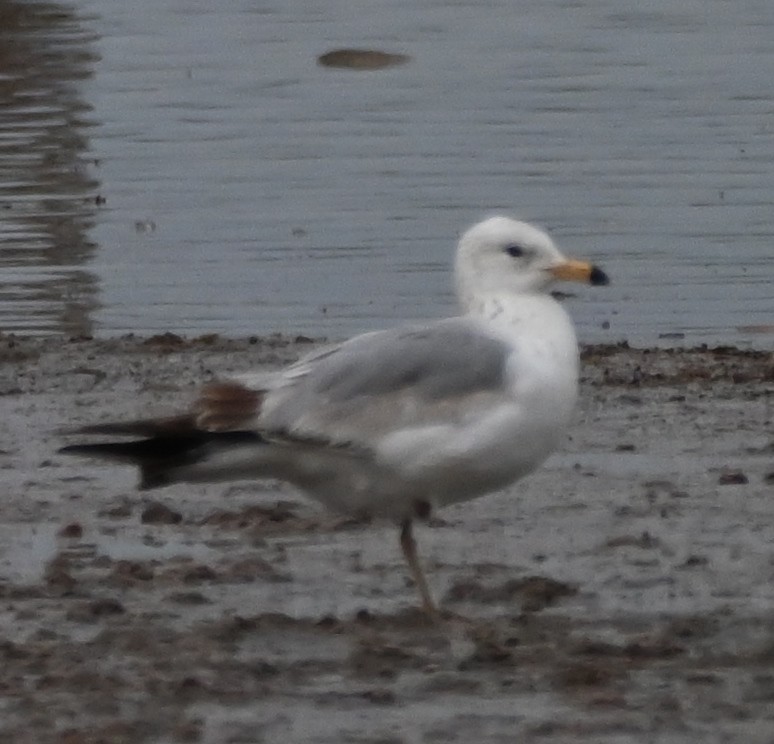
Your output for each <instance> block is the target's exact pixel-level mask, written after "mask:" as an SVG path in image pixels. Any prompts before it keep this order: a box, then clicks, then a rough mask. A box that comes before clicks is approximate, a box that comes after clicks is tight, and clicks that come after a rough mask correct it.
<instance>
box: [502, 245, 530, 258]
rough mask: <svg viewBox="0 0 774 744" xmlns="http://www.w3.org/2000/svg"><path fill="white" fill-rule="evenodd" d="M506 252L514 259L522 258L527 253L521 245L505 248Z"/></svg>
mask: <svg viewBox="0 0 774 744" xmlns="http://www.w3.org/2000/svg"><path fill="white" fill-rule="evenodd" d="M505 252H506V253H507V254H508V255H509V256H512V257H513V258H521V257H522V256H524V255H526V253H527V252H526V251H525V250H524V249H523V248H522V247H521V246H520V245H508V246H506V247H505Z"/></svg>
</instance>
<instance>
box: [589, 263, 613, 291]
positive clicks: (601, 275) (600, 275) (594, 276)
mask: <svg viewBox="0 0 774 744" xmlns="http://www.w3.org/2000/svg"><path fill="white" fill-rule="evenodd" d="M589 282H590V283H591V284H593V285H594V286H595V287H602V286H604V285H606V284H610V278H609V277H608V275H607V274H605V272H604V271H602V269H600V268H599V266H592V267H591V274H590V275H589Z"/></svg>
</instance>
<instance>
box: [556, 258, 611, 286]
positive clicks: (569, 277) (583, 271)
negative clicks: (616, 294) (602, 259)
mask: <svg viewBox="0 0 774 744" xmlns="http://www.w3.org/2000/svg"><path fill="white" fill-rule="evenodd" d="M548 271H549V273H550V274H551V275H552V276H553V277H554V279H559V280H560V281H563V282H585V283H586V284H595V285H600V284H609V283H610V279H608V278H607V274H605V272H604V271H602V269H600V268H599V266H594V264H590V263H589V262H588V261H574V260H567V261H562V263H560V264H556V265H555V266H552V267H551V268H550V269H549V270H548Z"/></svg>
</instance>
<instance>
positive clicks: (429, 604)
mask: <svg viewBox="0 0 774 744" xmlns="http://www.w3.org/2000/svg"><path fill="white" fill-rule="evenodd" d="M400 547H401V548H402V549H403V555H404V556H406V562H407V563H408V566H409V571H411V578H413V579H414V583H415V584H416V585H417V589H419V594H420V595H421V597H422V609H423V610H424V611H425V612H426V613H427V614H428V615H429V616H430V617H438V608H437V607H436V606H435V602H433V598H432V597H431V596H430V590H429V589H428V587H427V582H426V581H425V575H424V573H423V572H422V567H421V566H420V565H419V559H418V558H417V544H416V542H415V541H414V535H413V533H412V531H411V520H410V519H407V520H405V521H404V522H403V524H402V525H401V528H400Z"/></svg>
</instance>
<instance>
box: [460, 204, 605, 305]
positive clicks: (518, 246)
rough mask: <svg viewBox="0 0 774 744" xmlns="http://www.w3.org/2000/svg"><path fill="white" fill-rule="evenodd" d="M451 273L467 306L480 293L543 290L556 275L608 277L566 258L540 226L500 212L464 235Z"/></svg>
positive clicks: (600, 281)
mask: <svg viewBox="0 0 774 744" xmlns="http://www.w3.org/2000/svg"><path fill="white" fill-rule="evenodd" d="M455 273H456V278H457V293H458V295H459V297H460V299H461V300H462V302H463V304H464V305H466V306H469V304H470V302H471V301H473V298H474V297H479V296H481V295H482V294H488V293H495V292H507V293H509V294H531V293H538V292H545V291H547V289H548V287H549V286H550V285H551V284H552V283H553V282H554V281H556V280H558V279H564V280H569V281H585V282H589V283H590V284H607V282H608V279H607V276H606V275H605V273H604V272H603V271H601V270H600V269H598V268H597V267H596V266H592V265H591V264H589V263H586V262H583V261H571V260H568V259H567V258H566V257H565V256H564V255H563V254H562V252H561V251H560V250H559V249H558V248H557V247H556V246H555V245H554V242H553V241H552V240H551V238H549V237H548V235H546V233H544V232H543V231H542V230H540V229H539V228H537V227H534V226H533V225H530V224H528V223H526V222H519V221H518V220H513V219H511V218H509V217H501V216H498V217H490V218H489V219H487V220H484V221H483V222H479V223H478V224H477V225H474V226H473V227H471V228H470V229H469V230H468V231H467V232H466V233H465V234H464V235H463V236H462V238H461V239H460V242H459V246H458V248H457V258H456V264H455Z"/></svg>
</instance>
